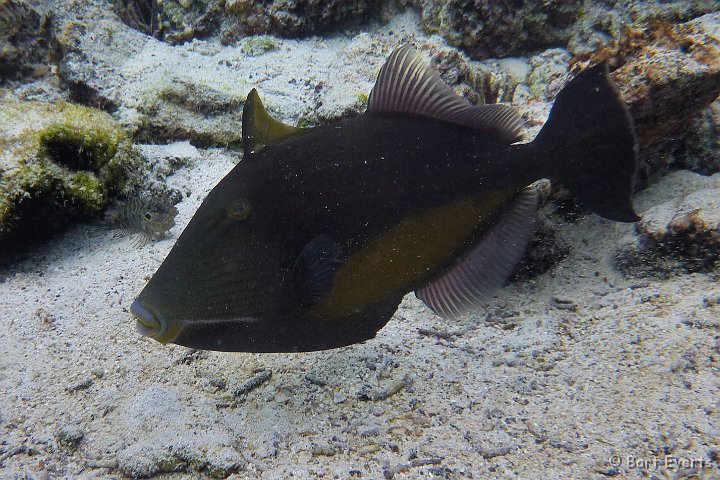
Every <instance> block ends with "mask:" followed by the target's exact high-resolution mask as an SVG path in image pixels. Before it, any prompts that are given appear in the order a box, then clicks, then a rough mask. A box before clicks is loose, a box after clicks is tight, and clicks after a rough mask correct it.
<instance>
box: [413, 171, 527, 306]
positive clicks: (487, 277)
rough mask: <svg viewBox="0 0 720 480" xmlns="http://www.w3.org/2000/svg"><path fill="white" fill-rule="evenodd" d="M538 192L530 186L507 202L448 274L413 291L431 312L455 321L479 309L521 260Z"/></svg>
mask: <svg viewBox="0 0 720 480" xmlns="http://www.w3.org/2000/svg"><path fill="white" fill-rule="evenodd" d="M538 197H539V192H538V189H537V187H536V186H535V185H531V186H529V187H527V188H526V189H524V190H523V191H522V192H520V193H519V194H518V195H517V196H516V197H515V198H514V199H513V200H512V202H511V203H510V205H509V206H508V208H507V209H506V210H505V212H504V213H503V214H501V217H500V218H499V219H498V220H497V221H496V223H495V225H494V226H493V227H492V228H491V229H490V230H489V231H488V232H487V233H486V234H485V235H483V237H482V238H481V239H480V240H479V241H478V243H477V244H476V245H475V246H474V247H473V248H472V249H471V250H470V251H469V252H468V253H467V254H466V255H464V256H463V257H461V258H459V259H458V260H456V261H455V262H454V263H453V265H452V266H451V267H450V269H449V270H448V271H446V272H445V273H443V274H442V275H441V276H440V277H439V278H437V279H435V280H433V281H432V282H431V283H430V284H428V285H426V286H425V287H423V288H420V289H418V290H416V291H415V296H417V297H418V298H419V299H420V300H422V301H423V302H424V303H425V305H427V306H428V307H429V308H430V309H431V310H432V311H433V312H435V313H436V314H437V315H439V316H441V317H445V318H457V317H460V316H462V315H465V314H466V313H468V312H470V311H472V310H476V309H478V308H480V307H481V306H482V305H483V303H484V300H485V299H486V298H487V297H488V295H490V294H492V293H493V292H494V291H495V290H496V289H497V288H499V287H501V286H502V285H503V283H504V282H505V280H507V278H508V276H509V275H510V274H511V273H512V270H513V268H514V267H515V265H516V264H517V263H518V262H519V261H520V258H521V257H522V255H523V253H525V249H526V247H527V244H528V243H529V242H530V239H531V237H532V235H533V232H534V231H535V218H536V211H537V208H538Z"/></svg>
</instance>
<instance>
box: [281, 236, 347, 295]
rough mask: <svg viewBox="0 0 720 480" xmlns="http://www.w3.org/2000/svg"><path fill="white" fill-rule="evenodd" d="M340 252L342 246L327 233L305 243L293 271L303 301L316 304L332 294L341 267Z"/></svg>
mask: <svg viewBox="0 0 720 480" xmlns="http://www.w3.org/2000/svg"><path fill="white" fill-rule="evenodd" d="M340 254H341V249H340V246H339V245H338V244H337V243H335V241H334V240H333V239H332V238H330V237H328V236H327V235H318V236H316V237H315V238H313V239H312V240H310V241H309V242H308V243H307V245H305V247H304V248H303V250H302V252H300V255H299V256H298V258H297V260H296V261H295V265H294V266H293V269H292V273H291V275H292V279H293V283H294V285H295V288H296V292H297V294H298V298H299V299H300V301H301V302H302V303H304V304H306V305H314V304H317V303H319V302H321V301H323V300H324V299H325V298H327V297H328V296H329V295H330V293H331V292H332V289H333V286H334V285H335V273H336V272H337V269H338V268H339V267H340Z"/></svg>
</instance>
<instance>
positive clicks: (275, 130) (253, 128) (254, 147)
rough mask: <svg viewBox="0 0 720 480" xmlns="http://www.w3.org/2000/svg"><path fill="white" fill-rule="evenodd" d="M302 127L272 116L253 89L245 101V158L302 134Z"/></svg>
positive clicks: (243, 132)
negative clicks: (285, 122)
mask: <svg viewBox="0 0 720 480" xmlns="http://www.w3.org/2000/svg"><path fill="white" fill-rule="evenodd" d="M302 131H303V129H302V128H300V127H293V126H291V125H286V124H284V123H282V122H281V121H279V120H276V119H274V118H273V117H271V116H270V114H269V113H268V111H267V110H266V109H265V106H264V105H263V104H262V101H261V100H260V95H258V93H257V90H256V89H254V88H253V89H252V90H251V91H250V93H249V94H248V96H247V99H246V100H245V106H244V107H243V118H242V134H243V151H244V154H245V156H246V157H247V156H248V155H250V154H252V153H255V152H257V151H258V150H260V149H261V148H262V147H264V146H265V145H270V144H273V143H276V142H279V141H281V140H284V139H286V138H288V137H291V136H293V135H296V134H298V133H300V132H302Z"/></svg>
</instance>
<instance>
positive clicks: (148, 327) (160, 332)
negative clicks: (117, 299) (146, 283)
mask: <svg viewBox="0 0 720 480" xmlns="http://www.w3.org/2000/svg"><path fill="white" fill-rule="evenodd" d="M130 312H131V313H132V314H133V316H135V319H136V320H137V323H136V324H135V328H136V329H137V332H138V333H139V334H140V335H142V336H144V337H149V338H152V339H154V340H157V341H158V342H161V343H166V342H167V341H169V339H165V338H163V337H166V336H167V333H168V322H167V320H166V319H165V317H163V316H162V315H160V314H159V313H158V312H156V311H154V310H153V309H151V308H149V307H146V306H144V305H143V304H141V303H140V302H139V301H138V300H135V301H134V302H133V304H132V305H131V306H130Z"/></svg>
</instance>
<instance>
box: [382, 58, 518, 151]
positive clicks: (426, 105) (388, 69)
mask: <svg viewBox="0 0 720 480" xmlns="http://www.w3.org/2000/svg"><path fill="white" fill-rule="evenodd" d="M368 112H378V113H396V114H406V115H415V116H421V117H426V118H433V119H436V120H441V121H445V122H450V123H455V124H458V125H463V126H467V127H470V128H473V129H475V130H478V131H482V132H485V133H487V134H488V135H492V136H495V137H497V138H498V140H499V141H502V142H505V143H507V144H510V143H514V142H516V141H518V140H519V139H520V138H521V136H522V120H521V118H520V115H519V114H518V113H517V111H516V110H515V108H513V107H512V106H510V105H502V104H491V105H480V106H477V105H471V104H470V103H469V102H468V101H467V100H465V99H464V98H463V97H460V96H458V95H457V94H455V92H454V91H453V90H452V89H451V88H450V87H448V86H447V85H446V84H445V83H444V82H443V81H442V79H441V78H440V75H438V73H437V72H436V71H435V70H433V69H432V68H430V66H429V65H428V64H427V62H426V61H425V60H424V59H423V58H422V56H421V55H420V54H419V53H418V51H417V50H415V49H414V48H413V47H411V46H410V45H405V46H403V47H401V48H399V49H397V50H395V52H393V53H392V54H391V55H390V57H389V58H388V59H387V61H386V62H385V64H384V65H383V67H382V68H381V69H380V73H379V74H378V78H377V81H376V83H375V86H374V87H373V89H372V92H371V93H370V98H369V100H368Z"/></svg>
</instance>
